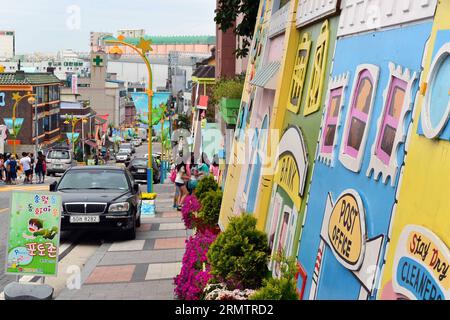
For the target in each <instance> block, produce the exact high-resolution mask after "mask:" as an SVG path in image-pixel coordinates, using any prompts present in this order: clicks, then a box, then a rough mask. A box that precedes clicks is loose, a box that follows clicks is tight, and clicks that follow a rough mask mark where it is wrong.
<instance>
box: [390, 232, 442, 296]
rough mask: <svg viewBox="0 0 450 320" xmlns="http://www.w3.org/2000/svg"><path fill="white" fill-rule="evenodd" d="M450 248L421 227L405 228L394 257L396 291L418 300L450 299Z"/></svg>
mask: <svg viewBox="0 0 450 320" xmlns="http://www.w3.org/2000/svg"><path fill="white" fill-rule="evenodd" d="M449 266H450V251H449V250H448V248H447V246H446V245H445V244H444V243H443V242H442V240H441V239H439V238H438V237H437V236H436V235H435V234H434V233H432V232H431V231H429V230H428V229H426V228H423V227H421V226H415V225H409V226H407V227H405V229H404V230H403V232H402V234H401V236H400V240H399V243H398V246H397V250H396V255H395V260H394V270H393V274H394V279H393V280H394V281H393V285H394V290H395V291H396V292H398V293H401V294H403V295H405V296H407V297H408V298H410V299H417V300H448V299H450V274H449Z"/></svg>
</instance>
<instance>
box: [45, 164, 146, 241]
mask: <svg viewBox="0 0 450 320" xmlns="http://www.w3.org/2000/svg"><path fill="white" fill-rule="evenodd" d="M50 191H51V192H58V193H59V194H60V195H61V196H62V202H63V208H62V221H61V230H63V231H64V230H79V229H94V230H105V231H109V230H111V231H115V230H118V231H121V232H123V235H124V236H125V237H126V238H127V239H135V238H136V228H138V227H139V226H140V224H141V213H140V210H139V208H140V191H139V185H138V184H136V183H135V181H134V178H133V176H132V175H131V174H130V172H129V171H128V170H127V169H125V168H119V167H110V166H86V167H74V168H71V169H69V170H67V171H66V172H65V173H64V175H63V176H62V177H61V179H60V180H59V182H54V183H53V184H51V185H50Z"/></svg>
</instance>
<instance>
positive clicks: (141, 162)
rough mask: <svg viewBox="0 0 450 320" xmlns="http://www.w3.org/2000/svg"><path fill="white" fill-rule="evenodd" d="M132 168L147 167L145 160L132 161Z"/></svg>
mask: <svg viewBox="0 0 450 320" xmlns="http://www.w3.org/2000/svg"><path fill="white" fill-rule="evenodd" d="M133 165H134V166H147V159H135V160H133Z"/></svg>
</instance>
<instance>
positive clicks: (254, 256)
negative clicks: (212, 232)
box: [208, 214, 269, 290]
mask: <svg viewBox="0 0 450 320" xmlns="http://www.w3.org/2000/svg"><path fill="white" fill-rule="evenodd" d="M268 260H269V245H268V243H267V235H266V234H265V233H264V232H261V231H259V230H257V229H256V219H255V218H254V217H252V216H250V215H248V214H243V215H242V216H241V217H234V218H231V220H230V224H229V226H228V227H227V229H226V230H225V231H224V232H223V233H221V234H220V235H219V236H218V238H217V239H216V241H215V242H214V243H213V244H212V245H211V248H210V249H209V251H208V261H209V262H210V264H211V273H212V274H213V276H214V277H215V280H216V281H219V282H225V283H226V285H227V288H229V289H231V290H233V289H257V288H259V287H260V286H261V284H262V280H263V278H264V277H265V276H266V273H267V262H268Z"/></svg>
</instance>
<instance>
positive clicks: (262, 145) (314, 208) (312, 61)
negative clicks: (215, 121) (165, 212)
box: [220, 0, 450, 300]
mask: <svg viewBox="0 0 450 320" xmlns="http://www.w3.org/2000/svg"><path fill="white" fill-rule="evenodd" d="M289 6H290V7H289V9H287V7H285V8H284V9H283V10H280V8H278V9H279V10H274V8H277V1H273V3H272V2H269V1H268V2H266V1H261V3H260V19H259V20H258V21H259V23H258V25H257V27H256V34H255V40H254V43H253V49H254V50H253V51H252V58H251V62H250V64H249V68H248V70H247V79H246V89H245V90H244V98H243V100H242V105H241V110H240V113H239V119H238V125H237V128H236V132H235V141H234V144H233V150H232V151H233V152H232V154H231V163H230V165H229V166H228V174H227V177H226V182H225V187H224V189H225V190H224V191H225V193H224V194H225V195H224V200H223V204H222V210H221V216H220V225H221V227H222V228H225V227H226V225H227V220H228V217H230V216H232V215H235V214H240V213H241V212H246V213H248V214H253V215H254V216H255V217H256V218H257V221H258V222H257V223H258V224H257V226H258V228H259V229H260V230H264V231H265V232H266V233H267V235H268V240H269V245H270V248H271V250H272V254H276V253H279V252H284V253H285V254H287V255H290V256H296V258H297V261H298V268H299V277H298V282H297V289H298V292H299V296H300V298H301V299H311V300H313V299H319V300H322V299H332V300H333V299H344V300H357V299H360V300H375V299H449V298H450V282H449V280H448V279H449V278H450V277H449V274H448V272H449V266H450V265H449V264H450V250H449V243H450V205H449V203H448V199H449V197H450V193H449V191H448V190H449V188H448V186H447V185H448V183H447V182H448V181H449V179H450V165H449V164H450V100H449V94H450V92H449V83H450V1H437V0H426V1H421V0H405V1H388V0H380V1H378V2H377V3H376V4H375V3H374V2H373V1H370V0H361V1H351V0H343V1H326V3H324V2H323V1H316V0H298V1H294V0H291V2H290V3H289ZM262 8H265V10H262ZM282 14H285V15H286V17H288V18H287V20H286V23H285V27H283V26H282V24H281V22H280V21H282V20H283V19H281V18H280V16H281V15H282ZM283 28H284V29H283ZM262 34H265V36H264V37H262V36H261V35H262ZM256 48H257V50H256ZM281 48H282V49H281ZM258 54H259V55H258ZM256 56H258V57H259V59H256V58H255V57H256ZM274 70H276V71H274ZM262 71H264V72H262ZM261 74H264V75H265V78H264V79H262V78H263V77H262V76H261ZM274 79H275V80H274ZM263 80H264V81H265V82H264V81H263ZM425 155H426V158H424V157H425ZM239 156H241V158H240V161H241V162H233V160H236V159H238V157H239ZM425 159H426V160H425ZM269 268H270V270H271V271H272V274H273V276H278V275H279V274H280V265H278V264H277V263H275V262H271V263H270V265H269Z"/></svg>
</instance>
